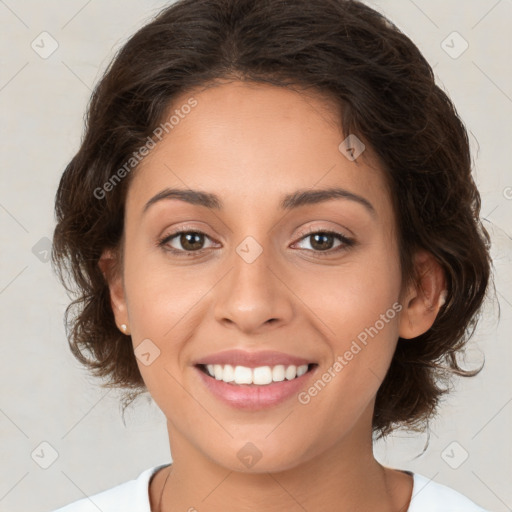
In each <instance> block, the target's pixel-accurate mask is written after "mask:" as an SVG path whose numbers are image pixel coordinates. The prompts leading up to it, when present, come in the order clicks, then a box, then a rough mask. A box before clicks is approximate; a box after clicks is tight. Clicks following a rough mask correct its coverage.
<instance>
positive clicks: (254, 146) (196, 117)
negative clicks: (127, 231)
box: [127, 81, 390, 211]
mask: <svg viewBox="0 0 512 512" xmlns="http://www.w3.org/2000/svg"><path fill="white" fill-rule="evenodd" d="M187 105H194V106H193V107H191V108H189V107H188V106H187ZM171 116H172V118H173V119H172V121H173V122H172V124H168V126H167V128H168V133H164V136H163V137H162V139H161V141H160V142H158V144H157V145H156V147H155V148H154V149H152V150H151V151H150V153H149V154H148V156H146V157H145V158H144V160H143V161H142V163H141V164H140V165H139V167H138V168H137V170H136V171H135V176H134V179H133V181H132V183H131V186H130V190H129V193H128V203H129V207H130V208H135V209H137V210H139V211H142V210H143V208H144V204H145V202H146V201H147V200H148V199H149V198H150V197H151V196H153V195H154V194H156V193H158V192H160V191H161V190H162V189H164V188H171V187H172V188H176V187H179V188H185V189H187V188H190V189H196V190H205V191H209V192H214V193H216V194H217V195H219V196H220V197H222V198H223V203H225V204H226V206H228V207H229V206H230V205H231V206H233V208H234V211H236V209H238V208H239V207H240V206H244V207H245V208H249V207H255V208H258V207H259V208H262V207H263V205H265V208H267V207H271V205H270V204H269V202H270V201H273V200H274V199H275V201H274V202H275V206H276V207H278V206H279V204H278V199H280V198H281V197H282V196H284V195H286V194H289V193H292V192H294V191H296V190H298V189H315V188H329V187H343V188H345V189H347V190H349V191H351V192H353V193H355V194H359V195H363V196H365V197H368V198H370V197H371V198H372V199H370V201H371V202H372V204H374V206H375V208H376V209H377V210H378V209H380V210H385V209H386V208H388V209H389V208H390V202H389V194H388V191H387V187H386V183H385V179H384V175H383V172H382V171H381V170H380V169H379V166H378V165H377V164H376V163H375V162H376V159H375V158H374V157H373V156H372V154H371V149H370V148H368V147H366V149H365V151H364V153H363V154H362V155H361V156H360V157H359V158H357V160H356V161H351V160H350V159H348V158H347V156H346V153H344V152H343V151H340V143H342V141H343V140H344V139H345V138H346V136H345V135H344V134H343V133H342V130H341V126H340V124H341V123H340V110H339V108H338V107H337V105H336V104H335V102H334V101H332V100H331V99H330V98H328V97H326V96H323V95H321V94H319V93H315V92H311V91H308V92H302V91H301V92H298V91H294V90H290V89H287V88H283V87H277V86H272V85H269V84H255V83H251V82H236V81H235V82H228V83H221V84H215V85H214V86H211V87H208V88H206V89H202V90H196V91H193V92H189V93H184V94H181V95H180V96H178V97H176V98H174V100H173V103H172V106H171V107H170V109H169V111H168V113H167V114H166V117H165V120H164V122H165V121H168V120H169V119H171ZM127 206H128V205H127Z"/></svg>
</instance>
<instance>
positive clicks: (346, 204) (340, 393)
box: [113, 82, 401, 472]
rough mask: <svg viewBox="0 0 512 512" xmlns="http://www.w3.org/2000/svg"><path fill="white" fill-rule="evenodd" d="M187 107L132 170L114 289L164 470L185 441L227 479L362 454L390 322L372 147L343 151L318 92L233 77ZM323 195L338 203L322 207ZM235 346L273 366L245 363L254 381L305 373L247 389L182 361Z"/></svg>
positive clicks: (392, 259)
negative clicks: (160, 434) (163, 448)
mask: <svg viewBox="0 0 512 512" xmlns="http://www.w3.org/2000/svg"><path fill="white" fill-rule="evenodd" d="M191 96H192V95H186V94H184V95H182V96H181V97H180V98H178V99H177V100H176V101H175V103H174V105H173V109H172V110H173V111H174V110H176V109H177V110H179V112H181V116H179V122H176V119H177V118H175V119H174V124H173V127H172V129H169V125H168V130H169V133H168V134H167V135H166V136H165V137H164V138H163V139H162V140H161V142H159V143H158V144H157V146H156V147H155V148H154V149H152V150H151V151H150V153H149V155H148V156H147V157H146V158H145V159H144V160H143V162H142V164H141V165H140V167H139V168H138V169H137V170H136V171H135V172H136V174H135V175H134V176H133V181H132V183H131V184H130V188H129V191H128V195H127V202H126V211H125V240H124V243H125V245H124V269H123V275H122V279H123V280H122V284H123V288H122V290H121V291H119V289H118V292H117V295H116V291H115V287H114V291H113V300H114V302H115V303H116V306H115V309H116V316H117V317H118V318H119V319H121V317H122V320H120V322H121V321H124V323H128V325H129V329H130V332H131V336H132V340H133V345H134V349H135V352H136V354H137V356H138V358H137V364H138V366H139V369H140V372H141V374H142V377H143V379H144V381H145V383H146V386H147V388H148V390H149V392H150V393H151V395H152V397H153V398H154V400H155V401H156V403H157V404H158V406H159V407H160V408H161V410H162V411H163V412H164V414H165V415H166V417H167V420H168V428H169V435H170V439H171V450H172V453H173V458H174V459H175V460H176V457H179V454H180V450H183V453H185V448H184V447H187V449H188V450H189V451H188V453H190V450H192V451H195V452H196V453H202V454H203V455H204V456H205V457H206V458H208V459H210V460H213V461H214V462H216V463H218V464H221V465H223V466H225V467H227V468H230V469H232V470H237V471H243V470H249V471H255V472H260V471H278V470H284V469H287V468H291V467H295V466H297V465H298V464H300V463H301V462H305V461H307V460H310V459H312V458H314V457H315V456H318V455H320V454H321V453H324V452H326V451H328V450H330V451H335V450H337V449H339V450H341V449H342V448H341V447H342V446H345V448H346V446H347V445H349V446H360V443H370V440H371V436H370V433H371V419H372V411H373V406H374V398H375V395H376V392H377V390H378V388H379V386H380V384H381V382H382V380H383V378H384V376H385V373H386V370H387V368H388V366H389V364H390V361H391V358H392V355H393V352H394V350H395V346H396V343H397V339H398V336H399V333H400V317H401V315H400V313H399V310H400V308H401V305H400V304H399V303H398V301H399V300H400V291H401V277H400V268H399V254H398V248H397V239H396V232H395V218H394V215H393V211H392V204H391V200H390V196H389V192H388V189H387V187H386V184H385V180H384V176H383V173H382V171H381V170H379V169H378V167H377V165H375V164H371V162H372V160H371V155H370V149H369V148H366V150H365V151H364V152H363V153H362V154H361V155H360V156H359V157H358V158H357V160H356V161H354V160H353V158H351V153H350V150H349V151H348V152H346V151H345V152H344V151H342V150H340V144H341V143H342V141H343V140H344V139H345V136H344V135H342V133H341V131H340V129H339V128H338V127H337V125H336V115H338V112H337V111H336V110H334V108H333V107H332V106H329V104H328V103H326V100H325V99H322V98H320V97H314V96H311V95H308V96H305V95H304V94H299V93H297V92H292V91H290V90H287V89H284V88H278V87H274V86H270V85H261V84H259V85H257V84H247V83H241V82H233V83H227V84H222V85H218V86H216V87H212V88H209V89H207V90H204V91H201V92H199V93H197V94H194V95H193V98H194V99H195V101H196V102H197V103H194V102H193V101H192V100H191V101H190V102H189V103H187V102H188V100H189V99H190V98H191ZM186 104H189V105H191V104H194V105H195V106H193V108H181V107H182V106H183V105H186ZM185 112H188V113H185ZM170 115H171V113H169V116H170ZM354 140H355V139H353V140H352V141H351V142H352V144H351V145H352V147H354V148H355V149H354V150H355V155H357V154H358V152H359V151H360V150H362V149H363V147H362V146H358V145H357V141H356V146H354ZM342 149H343V147H342ZM373 161H374V160H373ZM374 162H375V161H374ZM370 164H371V165H370ZM335 188H336V189H342V190H343V191H345V192H340V193H339V194H338V195H332V196H329V197H330V198H329V199H325V198H323V199H322V197H321V195H320V191H323V190H326V189H335ZM169 189H177V190H178V191H184V192H187V193H188V194H189V196H188V197H189V198H192V199H193V198H194V196H193V194H192V193H191V191H192V190H194V191H200V192H201V193H204V194H208V196H207V197H208V198H210V199H211V198H213V196H215V200H214V201H212V204H208V205H206V206H205V205H204V204H200V202H201V201H200V200H192V199H190V200H189V201H187V200H185V199H184V198H183V199H179V198H178V195H177V194H174V195H172V194H170V193H168V192H169ZM166 193H167V196H166ZM302 194H304V195H302ZM285 198H286V201H285ZM315 198H316V199H315ZM196 199H197V196H196ZM199 199H200V198H199ZM320 199H321V200H320ZM284 201H285V205H284V207H283V202H284ZM177 231H185V232H186V233H185V234H184V235H181V236H180V235H178V236H174V237H173V236H172V235H173V234H174V233H176V232H177ZM198 232H200V233H203V234H204V235H202V234H198ZM330 232H334V233H336V235H331V234H329V233H330ZM187 233H188V235H187ZM311 233H318V234H317V235H312V234H311ZM338 235H339V237H338ZM123 315H124V316H123ZM234 349H237V350H240V351H244V352H248V353H251V354H253V355H254V354H256V355H258V353H260V352H261V351H276V352H279V353H281V354H282V355H277V356H276V357H274V358H273V359H271V360H262V361H263V363H265V364H263V363H262V361H259V362H258V361H257V360H256V361H252V362H246V361H245V363H246V364H241V365H240V366H245V367H249V368H254V367H260V366H269V370H267V369H264V370H258V372H259V375H261V376H262V378H263V379H265V378H266V376H267V377H268V375H269V374H271V375H272V374H275V376H276V379H279V378H281V377H282V373H281V370H280V369H277V370H276V369H275V368H274V367H275V366H280V365H279V363H280V362H282V363H285V364H284V365H283V366H285V372H286V366H288V364H289V361H291V360H288V361H287V360H286V359H285V357H284V355H287V356H294V357H296V358H300V359H301V360H302V362H303V361H306V363H315V364H316V366H311V367H308V368H312V370H311V371H308V372H307V373H306V374H304V375H302V376H301V377H300V378H299V379H298V380H296V381H295V380H287V379H286V377H285V380H284V381H282V382H281V383H274V384H270V385H268V384H266V385H255V384H253V385H252V386H250V387H249V386H248V385H236V384H233V383H224V382H221V381H220V380H217V379H215V378H214V377H209V376H206V374H205V373H203V372H202V371H201V370H200V369H199V368H198V367H197V366H196V365H195V363H196V362H197V361H205V362H208V361H217V363H222V362H223V361H228V362H229V361H231V362H232V363H233V365H235V366H236V362H237V361H238V362H240V361H242V362H244V361H243V360H229V359H227V358H225V357H224V355H223V354H220V356H219V358H220V359H213V358H212V356H213V355H215V354H219V353H223V352H225V351H228V350H234ZM223 358H224V359H223ZM260 363H261V364H260ZM336 363H337V364H336ZM299 366H300V365H299ZM289 371H290V372H292V370H289ZM246 373H247V370H245V369H244V368H242V370H238V375H239V376H243V375H245V374H246ZM280 374H281V377H280V376H279V375H280ZM224 375H228V377H226V378H227V379H228V380H229V378H230V377H229V372H227V373H226V374H224ZM249 375H251V371H249ZM289 375H291V373H290V374H289ZM329 377H330V378H329ZM259 382H261V381H259ZM315 383H316V387H315ZM213 384H215V389H216V392H213V391H212V390H211V386H212V385H213ZM315 390H316V391H315ZM242 393H245V394H242ZM247 393H252V394H251V395H250V396H248V395H247ZM287 393H288V394H287ZM251 397H252V398H251ZM258 397H259V398H258ZM248 443H250V444H248ZM251 457H252V459H251ZM251 461H252V462H251Z"/></svg>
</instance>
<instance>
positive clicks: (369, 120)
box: [52, 0, 491, 437]
mask: <svg viewBox="0 0 512 512" xmlns="http://www.w3.org/2000/svg"><path fill="white" fill-rule="evenodd" d="M219 79H237V80H248V81H254V82H266V83H270V84H274V85H276V86H288V87H295V86H300V87H302V88H303V89H306V88H312V89H313V90H314V91H319V92H321V93H323V94H324V95H326V97H327V96H328V97H329V98H332V99H334V100H335V102H336V104H337V105H339V107H340V112H341V119H340V122H341V126H342V129H343V132H344V133H345V134H356V135H357V136H358V137H359V138H361V139H362V140H364V141H365V143H368V144H369V145H370V147H371V148H372V149H373V151H374V153H375V154H376V155H377V157H378V159H379V161H380V163H381V165H382V168H383V171H384V172H385V175H386V179H387V180H388V183H389V185H390V190H391V194H392V200H393V203H394V210H395V214H396V217H397V224H398V226H397V228H398V244H399V249H400V255H401V256H400V258H401V261H400V264H401V269H402V278H403V282H409V281H410V280H411V279H417V276H416V275H415V274H414V268H413V264H412V263H413V255H414V252H415V251H416V250H417V249H421V248H424V249H426V250H428V251H430V252H431V253H432V254H433V255H434V256H435V258H436V260H437V261H438V262H439V263H440V264H441V266H442V268H443V269H444V271H445V275H446V279H447V285H448V297H447V301H446V304H445V305H444V306H443V307H442V309H441V310H440V312H439V314H438V317H437V318H436V321H435V322H434V325H433V326H432V327H431V328H430V329H429V330H428V331H427V332H426V333H424V334H422V335H421V336H418V337H417V338H416V339H415V341H414V342H411V341H409V340H402V339H399V340H398V345H397V349H396V352H395V354H394V357H393V360H392V363H391V366H390V368H389V371H388V373H387V375H386V377H385V379H384V382H383V383H382V385H381V387H380V389H379V391H378V393H377V398H376V404H375V411H374V418H373V428H374V431H375V432H377V433H378V434H379V437H380V436H383V435H386V434H388V433H389V432H391V431H392V430H393V429H394V428H396V427H399V426H405V427H408V428H410V429H415V430H420V429H422V428H424V427H425V424H427V425H428V419H429V418H430V417H431V416H432V415H433V413H434V411H435V409H436V407H437V405H438V402H439V399H440V397H441V395H443V393H446V391H447V389H448V387H445V385H446V384H448V383H449V378H450V377H451V375H452V374H453V373H456V374H458V375H463V376H471V375H474V374H476V373H478V371H479V370H477V371H472V372H470V371H466V370H463V369H462V368H460V366H459V364H458V362H457V359H456V356H457V354H458V353H459V352H461V351H462V350H463V349H464V346H465V344H466V342H467V340H468V339H469V338H470V337H471V335H472V334H473V331H474V328H475V326H476V323H477V319H478V317H479V315H480V309H481V305H482V302H483V299H484V296H485V293H486V289H487V285H488V281H489V279H490V277H491V276H490V268H491V260H490V256H489V236H488V234H487V232H486V231H485V229H484V228H483V226H482V225H481V223H480V220H479V213H480V196H479V193H478V191H477V189H476V186H475V183H474V182H473V179H472V176H471V157H470V151H469V143H468V138H467V133H466V130H465V128H464V125H463V124H462V122H461V120H460V119H459V117H458V115H457V112H456V110H455V108H454V106H453V104H452V102H451V101H450V99H449V98H448V96H447V95H446V94H445V93H444V92H443V91H442V90H441V89H440V88H439V87H438V86H437V85H436V84H435V80H434V76H433V72H432V69H431V67H430V66H429V64H428V63H427V62H426V60H425V58H424V57H423V56H422V55H421V53H420V51H419V50H418V49H417V47H416V46H415V45H414V44H413V43H412V42H411V41H410V39H409V38H408V37H406V36H405V35H404V34H403V33H402V32H401V31H400V30H399V29H397V27H395V26H394V25H393V24H392V23H390V22H389V21H388V20H387V19H386V18H384V17H383V16H382V15H381V14H379V13H378V12H376V11H375V10H373V9H371V8H370V7H368V6H366V5H364V4H363V3H361V2H358V1H353V0H286V1H284V0H179V1H178V2H176V3H174V4H172V5H171V6H170V7H168V8H166V9H165V10H163V11H162V12H161V13H160V14H159V15H158V16H157V17H156V18H155V19H154V20H153V21H152V22H150V23H149V24H147V25H146V26H144V27H143V28H142V29H140V30H139V31H138V32H137V33H136V34H135V35H134V36H133V37H132V38H131V39H130V40H129V41H128V42H127V43H126V44H125V45H124V47H123V48H122V49H121V50H120V51H119V53H118V54H117V55H116V57H115V59H114V60H113V61H112V63H111V64H110V66H109V68H108V69H107V70H106V72H105V74H104V76H103V78H102V79H101V81H100V82H99V83H98V84H97V86H96V88H95V90H94V92H93V94H92V98H91V101H90V104H89V108H88V117H87V123H86V131H85V135H84V138H83V141H82V144H81V147H80V149H79V151H78V152H77V154H76V155H75V156H74V158H73V159H72V160H71V162H70V163H69V165H68V166H67V167H66V169H65V172H64V174H63V176H62V179H61V181H60V185H59V188H58V191H57V194H56V204H55V212H56V218H57V225H56V228H55V233H54V238H53V253H52V261H53V264H54V266H55V268H56V271H57V273H58V275H59V277H60V279H61V281H62V282H63V284H64V286H66V288H67V289H68V291H70V292H74V293H75V294H76V299H75V300H74V301H73V302H72V303H71V304H70V305H69V306H68V308H67V310H66V327H67V334H68V339H69V344H70V347H71V350H72V352H73V354H74V355H75V356H76V357H77V358H78V360H79V361H81V362H82V363H83V364H84V365H86V366H87V367H88V368H89V369H90V370H91V371H92V373H93V374H94V375H96V376H99V377H106V378H107V381H106V382H105V383H104V384H103V385H104V386H106V387H120V388H124V389H125V402H124V404H125V407H126V405H128V404H129V403H130V402H131V401H133V399H134V398H135V397H136V396H137V395H138V394H140V393H141V392H143V391H145V386H144V382H143V380H142V377H141V375H140V373H139V370H138V367H137V364H136V359H135V356H134V353H133V347H132V344H131V343H130V340H129V338H128V337H127V336H126V335H124V334H122V333H120V332H119V330H118V328H117V326H116V324H115V321H114V316H113V312H112V309H111V305H110V297H109V290H108V286H107V282H106V280H105V278H104V276H103V274H102V273H101V271H100V269H99V267H98V260H99V257H100V255H101V253H102V251H103V250H104V249H105V248H112V249H115V250H120V249H121V245H122V244H121V239H122V234H123V214H124V204H125V197H126V191H127V187H128V186H129V183H130V180H131V177H132V176H133V173H134V172H136V171H135V167H136V166H135V167H134V171H133V172H127V173H122V174H123V176H124V174H126V177H125V178H124V179H122V180H118V181H119V183H117V182H116V183H115V185H116V186H112V187H108V192H107V193H106V192H105V190H107V188H106V187H105V186H104V185H105V184H106V183H112V177H113V176H114V174H116V173H118V176H119V169H121V168H123V166H125V165H126V162H127V161H129V159H130V158H131V157H133V156H134V155H136V154H137V151H138V150H139V148H141V147H142V146H143V145H144V144H146V143H147V142H148V141H149V140H152V139H154V133H153V132H154V130H155V127H157V126H158V125H159V124H160V123H161V122H162V119H164V116H165V115H166V114H167V115H168V113H169V107H170V105H171V102H172V101H173V99H174V98H175V97H176V96H177V95H178V94H182V93H186V92H189V91H193V90H196V89H198V88H200V87H207V86H208V85H211V84H212V83H214V82H215V81H217V80H219ZM148 137H149V138H148ZM124 168H125V170H126V166H125V167H124ZM109 180H110V181H109ZM98 191H102V192H101V193H100V192H98ZM72 312H74V314H73V315H71V313H72ZM86 352H88V353H89V355H86ZM441 384H442V385H441Z"/></svg>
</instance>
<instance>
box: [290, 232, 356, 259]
mask: <svg viewBox="0 0 512 512" xmlns="http://www.w3.org/2000/svg"><path fill="white" fill-rule="evenodd" d="M304 240H309V241H310V243H309V245H310V248H307V247H306V248H305V249H306V250H307V251H312V252H316V253H328V254H332V253H335V252H338V251H342V250H345V249H348V248H349V247H351V246H353V245H354V244H355V241H354V240H352V239H350V238H347V237H346V236H344V235H342V234H341V233H336V232H335V231H314V232H311V233H307V234H306V235H304V236H303V237H302V238H301V239H300V241H299V242H302V241H304ZM336 241H338V242H339V244H338V245H337V246H334V244H335V242H336ZM299 242H297V243H299Z"/></svg>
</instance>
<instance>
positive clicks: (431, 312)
mask: <svg viewBox="0 0 512 512" xmlns="http://www.w3.org/2000/svg"><path fill="white" fill-rule="evenodd" d="M414 262H415V263H414V264H415V267H416V271H417V275H418V276H419V277H418V280H417V282H415V283H412V284H411V285H409V287H408V289H407V292H406V293H405V299H404V301H403V310H402V313H401V315H400V325H399V336H400V337H401V338H405V339H411V338H415V337H416V336H419V335H420V334H423V333H425V332H427V331H428V330H429V329H430V327H432V325H433V323H434V321H435V319H436V317H437V314H438V312H439V309H440V308H441V307H442V305H443V304H444V302H445V300H446V295H447V290H446V277H445V274H444V270H443V268H442V267H441V265H440V264H439V263H438V262H437V260H436V259H435V258H434V255H433V254H432V253H430V252H428V251H425V250H421V251H418V252H417V253H416V254H415V256H414Z"/></svg>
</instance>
